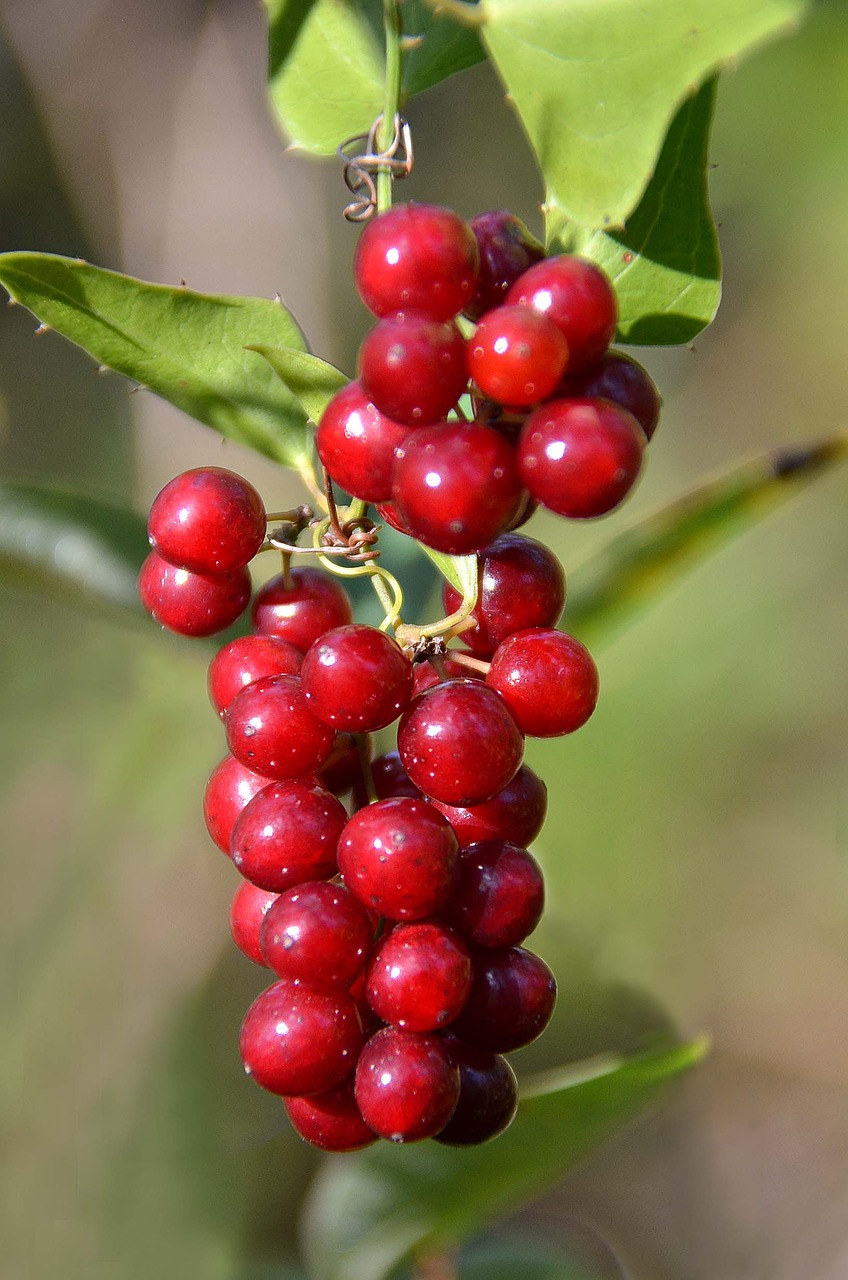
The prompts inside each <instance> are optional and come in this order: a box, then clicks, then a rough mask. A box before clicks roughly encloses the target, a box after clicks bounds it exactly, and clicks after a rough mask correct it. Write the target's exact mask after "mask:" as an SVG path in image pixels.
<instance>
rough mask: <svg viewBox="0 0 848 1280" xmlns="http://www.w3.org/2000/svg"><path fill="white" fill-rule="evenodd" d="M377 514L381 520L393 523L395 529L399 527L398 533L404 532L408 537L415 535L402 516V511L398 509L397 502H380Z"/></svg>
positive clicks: (389, 523)
mask: <svg viewBox="0 0 848 1280" xmlns="http://www.w3.org/2000/svg"><path fill="white" fill-rule="evenodd" d="M377 515H378V516H379V517H380V519H381V520H385V522H386V524H388V525H391V527H392V528H393V529H397V531H398V533H404V534H406V536H407V537H408V538H411V537H412V536H413V535H412V534H411V533H410V531H409V529H408V528H407V526H406V525H405V524H404V522H403V519H402V518H401V515H400V512H399V511H398V509H397V503H395V502H378V503H377Z"/></svg>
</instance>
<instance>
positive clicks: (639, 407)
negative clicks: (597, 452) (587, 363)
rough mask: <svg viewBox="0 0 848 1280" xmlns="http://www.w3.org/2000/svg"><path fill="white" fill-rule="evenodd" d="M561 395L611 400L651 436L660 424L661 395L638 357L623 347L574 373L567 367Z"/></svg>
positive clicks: (559, 393) (649, 437) (648, 436)
mask: <svg viewBox="0 0 848 1280" xmlns="http://www.w3.org/2000/svg"><path fill="white" fill-rule="evenodd" d="M558 396H565V397H572V396H574V397H578V398H580V399H585V398H586V397H588V398H589V399H592V400H597V399H600V400H612V402H613V404H617V405H619V406H620V408H622V409H626V410H627V411H628V413H632V414H633V417H634V418H635V419H636V421H637V422H638V423H639V426H640V427H641V428H642V430H643V431H644V433H645V435H646V436H647V438H648V439H649V440H650V439H651V437H652V436H653V434H654V432H655V431H656V428H657V422H658V421H659V416H660V409H661V408H662V399H661V398H660V393H659V391H658V390H657V387H656V384H655V383H654V381H653V379H652V378H651V376H650V374H649V373H648V371H647V369H643V368H642V366H641V365H640V364H639V362H638V360H634V359H633V357H632V356H627V355H625V354H624V352H623V351H608V352H607V353H606V355H605V356H604V357H603V358H602V359H601V360H600V362H599V363H598V364H593V365H592V366H591V367H590V368H588V369H584V370H582V372H578V373H575V374H573V375H572V374H570V373H569V372H568V371H566V376H565V378H564V379H563V382H562V385H561V387H560V389H559V392H558Z"/></svg>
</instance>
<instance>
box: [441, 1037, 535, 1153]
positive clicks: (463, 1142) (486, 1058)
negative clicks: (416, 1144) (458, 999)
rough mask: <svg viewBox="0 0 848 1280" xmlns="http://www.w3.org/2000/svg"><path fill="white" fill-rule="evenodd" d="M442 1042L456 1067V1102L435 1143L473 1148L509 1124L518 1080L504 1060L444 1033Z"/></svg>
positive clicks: (512, 1117)
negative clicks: (457, 1076) (457, 1097)
mask: <svg viewBox="0 0 848 1280" xmlns="http://www.w3.org/2000/svg"><path fill="white" fill-rule="evenodd" d="M445 1043H446V1044H447V1047H448V1051H449V1052H450V1054H451V1056H452V1057H453V1059H454V1061H455V1062H456V1063H457V1064H458V1066H459V1077H460V1082H459V1102H458V1103H457V1104H456V1110H455V1111H454V1113H453V1115H452V1116H451V1118H450V1120H449V1121H448V1123H447V1124H446V1125H445V1127H444V1129H442V1131H441V1133H437V1134H436V1135H435V1138H436V1141H437V1142H443V1143H446V1144H447V1145H448V1146H450V1147H476V1146H479V1145H480V1143H482V1142H488V1141H489V1139H490V1138H496V1137H497V1136H498V1134H499V1133H503V1131H504V1130H505V1129H507V1128H508V1127H509V1125H510V1124H511V1123H512V1121H513V1119H514V1117H515V1113H516V1111H517V1109H518V1081H517V1080H516V1078H515V1072H514V1071H513V1069H512V1067H511V1066H510V1065H509V1063H508V1062H507V1060H506V1058H503V1057H501V1055H500V1054H498V1053H490V1052H489V1051H488V1050H486V1049H475V1048H474V1047H473V1046H472V1045H468V1044H463V1043H462V1042H461V1041H460V1040H458V1039H457V1037H456V1036H454V1035H451V1033H450V1032H448V1033H447V1034H446V1036H445Z"/></svg>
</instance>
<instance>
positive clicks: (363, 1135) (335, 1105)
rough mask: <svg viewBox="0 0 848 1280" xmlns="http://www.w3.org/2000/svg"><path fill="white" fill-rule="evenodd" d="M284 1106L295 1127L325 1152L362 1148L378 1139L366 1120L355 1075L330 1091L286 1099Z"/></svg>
mask: <svg viewBox="0 0 848 1280" xmlns="http://www.w3.org/2000/svg"><path fill="white" fill-rule="evenodd" d="M283 1106H284V1107H285V1109H286V1114H287V1115H288V1118H289V1120H290V1121H291V1123H292V1126H293V1127H294V1129H296V1130H297V1132H298V1133H299V1134H300V1136H301V1138H305V1139H306V1141H307V1142H310V1143H311V1144H312V1146H313V1147H320V1149H321V1150H322V1151H361V1150H362V1148H363V1147H370V1146H371V1144H372V1143H373V1142H376V1141H377V1135H376V1133H375V1132H374V1130H373V1129H369V1127H368V1125H367V1124H366V1123H365V1121H364V1120H363V1119H362V1113H361V1112H360V1110H359V1107H358V1105H357V1102H356V1097H355V1095H354V1092H353V1076H350V1077H349V1078H348V1079H347V1080H343V1081H342V1082H341V1084H337V1085H336V1087H335V1089H328V1090H327V1092H326V1093H314V1094H312V1095H311V1096H309V1097H307V1098H286V1099H285V1101H284V1103H283Z"/></svg>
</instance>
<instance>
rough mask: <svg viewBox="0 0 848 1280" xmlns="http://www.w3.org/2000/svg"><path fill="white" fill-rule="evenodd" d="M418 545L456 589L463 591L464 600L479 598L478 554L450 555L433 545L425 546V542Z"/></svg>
mask: <svg viewBox="0 0 848 1280" xmlns="http://www.w3.org/2000/svg"><path fill="white" fill-rule="evenodd" d="M418 545H419V546H420V547H421V550H422V551H423V552H424V553H425V554H426V555H428V556H429V557H430V559H431V560H432V561H433V564H434V565H435V566H436V568H437V569H438V571H439V573H440V574H441V575H442V577H443V578H446V579H447V580H448V582H449V583H450V584H451V586H452V587H453V588H454V590H455V591H461V592H462V598H463V600H476V599H477V557H476V556H449V555H446V554H445V553H444V552H443V551H434V550H433V548H432V547H425V546H424V543H423V542H421V543H419V544H418Z"/></svg>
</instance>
